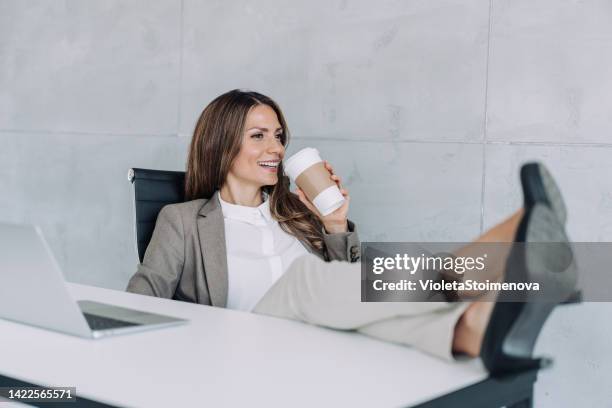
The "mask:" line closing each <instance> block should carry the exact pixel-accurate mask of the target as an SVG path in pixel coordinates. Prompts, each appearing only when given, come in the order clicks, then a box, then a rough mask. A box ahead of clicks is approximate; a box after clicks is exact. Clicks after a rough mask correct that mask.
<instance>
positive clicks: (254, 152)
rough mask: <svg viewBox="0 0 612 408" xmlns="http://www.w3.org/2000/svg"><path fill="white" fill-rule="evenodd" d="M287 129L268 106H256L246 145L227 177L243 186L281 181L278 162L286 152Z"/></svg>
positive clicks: (248, 120)
mask: <svg viewBox="0 0 612 408" xmlns="http://www.w3.org/2000/svg"><path fill="white" fill-rule="evenodd" d="M283 140H284V136H283V128H282V126H281V124H280V123H279V121H278V117H277V116H276V112H274V109H272V108H271V107H270V106H268V105H256V106H254V107H253V108H252V109H251V110H250V111H249V113H248V115H247V118H246V121H245V126H244V133H243V136H242V145H241V146H240V151H239V153H238V155H237V156H236V158H235V159H234V162H233V163H232V165H231V168H230V170H229V173H228V175H227V180H228V181H230V180H231V182H232V183H238V184H239V185H240V186H241V187H242V188H253V187H255V188H261V187H263V186H270V185H274V184H276V183H277V182H278V165H279V164H280V162H281V160H282V159H283V157H284V155H285V147H284V146H283V142H282V141H283Z"/></svg>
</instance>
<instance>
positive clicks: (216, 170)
mask: <svg viewBox="0 0 612 408" xmlns="http://www.w3.org/2000/svg"><path fill="white" fill-rule="evenodd" d="M257 105H267V106H269V107H270V108H272V109H273V110H274V112H276V116H277V117H278V121H279V123H280V125H281V127H282V130H283V133H282V136H281V142H282V144H283V146H285V147H287V145H288V143H289V129H288V128H287V122H286V121H285V117H284V116H283V113H282V111H281V109H280V107H279V106H278V104H277V103H276V102H274V101H273V100H272V99H271V98H269V97H267V96H265V95H262V94H260V93H257V92H250V91H242V90H239V89H234V90H233V91H230V92H227V93H225V94H223V95H221V96H218V97H217V98H216V99H215V100H213V101H212V102H211V103H210V104H209V105H208V106H207V107H206V108H205V109H204V111H203V112H202V114H201V115H200V118H199V119H198V122H197V124H196V127H195V131H194V132H193V138H192V140H191V146H190V148H189V158H188V160H187V174H186V175H185V199H186V200H195V199H198V198H207V199H209V198H211V197H212V196H213V194H214V193H215V191H217V190H219V189H221V187H222V186H223V184H224V183H225V180H226V178H227V174H228V172H229V170H230V168H231V166H232V163H233V162H234V159H235V158H236V156H237V155H238V152H239V151H240V147H241V145H242V138H243V133H244V126H245V122H246V118H247V115H248V113H249V111H250V110H251V109H252V108H253V107H254V106H257ZM262 190H263V191H265V192H266V193H268V196H269V200H270V213H271V214H272V217H273V218H274V219H276V220H277V221H278V223H279V225H280V226H281V228H282V229H283V230H284V231H285V232H287V233H289V234H292V235H294V236H295V237H296V238H298V239H300V240H302V241H306V242H307V243H308V244H309V245H310V246H311V247H312V248H313V249H317V250H322V249H323V247H324V243H323V232H322V227H323V226H322V224H321V221H320V220H319V219H318V218H317V217H316V216H315V215H314V214H313V213H312V212H311V211H310V210H309V209H308V208H307V207H306V206H305V205H304V204H302V202H301V201H300V200H299V198H298V197H297V196H296V195H295V194H293V193H291V192H290V191H289V178H288V177H287V176H286V175H285V172H284V170H283V164H282V162H281V163H280V165H279V166H278V182H277V183H276V184H275V185H273V186H264V187H262Z"/></svg>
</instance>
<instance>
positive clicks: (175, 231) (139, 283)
mask: <svg viewBox="0 0 612 408" xmlns="http://www.w3.org/2000/svg"><path fill="white" fill-rule="evenodd" d="M184 264H185V237H184V228H183V221H182V218H181V215H180V213H179V211H178V209H177V208H175V207H173V206H172V205H168V206H165V207H164V208H162V210H161V211H160V213H159V215H158V217H157V221H156V223H155V229H154V230H153V236H152V237H151V241H150V242H149V245H148V246H147V251H146V252H145V256H144V259H143V261H142V264H139V265H138V269H137V271H136V273H135V274H134V276H132V278H131V279H130V281H129V283H128V286H127V289H126V290H127V291H128V292H132V293H138V294H141V295H149V296H157V297H163V298H172V297H173V296H174V292H175V291H176V288H177V285H178V282H179V280H180V278H181V274H182V273H183V266H184Z"/></svg>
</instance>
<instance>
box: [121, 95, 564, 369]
mask: <svg viewBox="0 0 612 408" xmlns="http://www.w3.org/2000/svg"><path fill="white" fill-rule="evenodd" d="M287 141H288V130H287V125H286V123H285V120H284V118H283V115H282V112H281V110H280V109H279V107H278V105H277V104H276V103H275V102H274V101H272V100H271V99H270V98H268V97H266V96H264V95H261V94H258V93H255V92H244V91H239V90H234V91H231V92H228V93H226V94H224V95H221V96H219V97H218V98H217V99H215V100H214V101H213V102H212V103H211V104H210V105H208V106H207V107H206V109H204V112H203V113H202V115H201V116H200V119H199V120H198V123H197V125H196V129H195V132H194V136H193V139H192V142H191V148H190V152H189V160H188V165H187V174H186V186H185V190H186V197H187V199H188V200H189V201H187V202H185V203H181V204H174V205H169V206H166V207H164V209H163V210H162V211H161V212H160V215H159V217H158V220H157V223H156V227H155V231H154V233H153V237H152V239H151V242H150V244H149V246H148V248H147V251H146V254H145V257H144V260H143V263H142V264H141V265H139V267H138V271H137V272H136V274H135V275H134V276H133V277H132V279H131V280H130V282H129V284H128V291H131V292H135V293H142V294H147V295H153V296H159V297H166V298H174V299H178V300H185V301H190V302H195V303H201V304H207V305H213V306H219V307H229V308H233V309H239V310H246V311H253V312H255V313H261V314H267V315H272V316H277V317H283V318H289V319H295V320H301V321H304V322H308V323H312V324H318V325H322V326H326V327H331V328H336V329H343V330H357V331H359V332H361V333H364V334H367V335H370V336H373V337H377V338H380V339H383V340H386V341H393V342H399V343H402V344H406V345H411V346H414V347H417V348H419V349H420V350H423V351H426V352H429V353H432V354H434V355H437V356H439V357H442V358H447V359H452V358H453V355H454V353H465V354H468V355H470V356H479V355H480V356H481V357H482V358H483V361H484V362H485V365H486V366H487V367H488V368H489V370H490V371H492V372H504V371H510V370H514V369H520V368H525V367H534V366H537V365H538V364H539V361H538V360H532V359H531V358H530V356H531V351H532V348H533V344H534V342H535V338H536V337H537V335H538V333H539V331H540V329H541V327H542V325H543V323H544V321H545V320H546V317H547V316H548V314H549V313H550V311H551V310H552V307H551V306H550V305H548V306H541V304H540V306H538V305H536V306H531V305H529V306H525V304H521V303H503V302H499V303H491V302H473V303H454V304H453V303H446V302H435V303H434V302H413V303H362V302H361V301H360V266H359V265H358V264H352V263H354V262H356V261H357V260H358V259H359V241H358V238H357V234H356V232H355V227H354V224H353V223H351V222H350V221H348V220H347V212H348V206H349V201H350V198H349V195H348V192H347V191H346V190H345V189H342V188H341V191H342V193H343V195H344V196H345V198H346V202H345V204H344V205H343V206H342V207H340V208H339V209H337V210H336V211H334V212H333V213H332V214H330V215H328V216H326V217H323V216H322V215H321V214H320V213H318V211H317V210H316V208H315V207H314V206H313V205H312V203H310V201H309V200H308V199H307V198H306V197H305V196H304V194H303V192H302V191H300V190H299V189H297V190H296V194H295V195H294V194H293V193H291V192H290V191H289V183H288V181H287V178H286V177H285V176H284V173H283V167H282V159H283V157H284V153H285V146H286V144H287ZM326 165H327V168H328V170H329V171H330V177H331V178H332V179H333V180H334V181H336V183H338V185H339V186H340V178H339V177H338V176H337V175H335V174H333V169H332V168H331V166H329V164H326ZM522 181H523V189H524V195H525V205H524V208H523V209H521V210H519V211H518V212H517V213H515V214H514V215H513V216H512V217H510V218H509V219H508V220H506V221H505V222H503V223H501V224H500V225H498V226H496V227H494V228H493V229H491V230H490V231H488V232H487V233H485V234H484V235H483V236H481V237H480V238H479V239H478V240H477V241H476V242H512V241H522V242H529V241H541V240H542V239H545V240H546V239H549V240H550V237H551V236H552V237H555V239H557V240H560V241H564V242H565V241H566V237H565V234H564V224H565V207H564V205H563V201H562V199H561V195H560V193H559V192H558V190H557V188H556V185H555V183H554V181H553V180H552V178H551V177H550V175H549V174H548V173H547V172H546V170H545V169H544V168H543V167H542V166H540V165H537V164H532V165H529V166H526V167H524V168H523V170H522ZM551 231H553V232H554V233H555V234H552V235H551ZM469 251H470V246H467V247H465V248H463V249H460V250H459V252H462V253H469ZM308 253H310V255H309V254H308ZM521 256H522V255H521V254H520V253H514V251H513V252H512V253H511V254H510V255H508V253H506V254H501V255H498V257H499V259H498V260H497V264H499V268H498V269H499V271H498V275H497V276H496V278H497V279H499V280H505V281H513V280H517V279H518V277H520V278H526V279H527V280H532V279H536V277H537V276H536V275H537V274H538V273H540V272H541V271H540V270H529V268H528V267H527V268H526V269H527V271H524V270H520V271H518V270H517V268H516V267H514V266H512V265H516V264H526V262H522V261H523V260H522V259H517V258H520V257H521ZM506 258H508V261H507V259H506ZM549 258H550V257H546V256H544V257H543V259H549ZM325 261H350V263H349V262H325ZM506 261H507V262H506ZM510 261H513V262H510ZM555 272H557V273H554V274H548V275H546V276H544V277H538V279H539V280H540V281H546V282H548V281H547V279H548V280H549V281H551V282H552V283H555V284H558V283H562V284H564V285H565V286H563V285H561V286H563V287H566V288H567V289H566V291H567V293H565V294H564V296H566V297H569V296H570V295H571V294H572V292H573V290H574V288H573V284H574V283H575V270H574V269H573V268H567V270H564V271H555ZM568 282H569V283H568ZM513 329H514V330H513ZM511 346H512V349H513V350H514V354H513V355H510V354H507V350H508V349H510V347H511Z"/></svg>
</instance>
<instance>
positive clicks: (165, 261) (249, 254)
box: [128, 90, 359, 311]
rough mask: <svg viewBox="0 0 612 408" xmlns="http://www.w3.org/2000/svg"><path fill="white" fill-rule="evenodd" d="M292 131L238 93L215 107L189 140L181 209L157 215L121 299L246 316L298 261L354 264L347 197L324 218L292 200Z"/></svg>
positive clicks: (355, 245) (254, 98)
mask: <svg viewBox="0 0 612 408" xmlns="http://www.w3.org/2000/svg"><path fill="white" fill-rule="evenodd" d="M288 140H289V131H288V128H287V124H286V122H285V119H284V117H283V114H282V112H281V110H280V108H279V107H278V105H277V104H276V103H275V102H274V101H273V100H272V99H270V98H268V97H267V96H264V95H261V94H258V93H255V92H244V91H239V90H234V91H230V92H228V93H226V94H223V95H221V96H219V97H218V98H216V99H215V100H214V101H212V102H211V103H210V104H209V105H208V106H207V107H206V108H205V109H204V111H203V112H202V114H201V116H200V118H199V120H198V122H197V124H196V128H195V131H194V135H193V139H192V141H191V147H190V150H189V159H188V163H187V172H186V179H185V196H186V199H187V200H188V201H187V202H186V203H183V204H176V205H170V206H167V207H165V208H164V209H162V211H161V212H160V214H159V217H158V220H157V223H156V227H155V231H154V233H153V236H152V238H151V242H150V243H149V246H148V247H147V251H146V254H145V257H144V259H143V263H142V264H141V265H139V266H138V271H137V272H136V274H135V275H134V276H133V277H132V279H131V280H130V283H129V285H128V291H131V292H135V293H142V294H148V295H153V296H158V297H165V298H173V299H178V300H184V301H189V302H194V303H201V304H206V305H213V306H220V307H229V308H232V309H239V310H246V311H251V310H252V308H253V307H254V306H255V304H256V303H257V301H259V299H261V297H262V296H263V294H264V293H265V292H266V291H267V290H268V289H269V288H270V287H271V286H272V284H273V283H274V282H275V281H276V280H277V279H278V278H279V277H280V276H281V275H282V274H283V272H284V271H285V270H286V269H287V267H288V266H289V265H290V264H291V263H292V262H293V260H295V259H296V258H298V257H300V256H302V255H305V254H307V253H309V252H311V253H313V254H315V255H317V256H318V257H320V258H321V259H323V260H326V261H330V260H339V261H351V262H355V261H357V260H358V249H359V239H358V237H357V233H356V232H355V226H354V224H353V223H352V222H350V221H348V220H347V213H348V208H349V201H350V197H349V195H348V192H347V191H346V190H345V189H343V188H342V187H341V186H340V178H339V177H338V176H337V175H335V174H333V169H332V167H331V166H330V165H329V164H327V163H326V166H327V169H328V170H329V171H330V173H331V176H330V177H331V178H332V179H333V180H334V181H335V182H336V183H338V186H339V187H340V188H341V192H342V194H343V195H344V197H345V198H346V201H345V203H344V205H343V206H342V207H340V208H338V209H337V210H336V211H334V212H332V213H331V214H329V215H327V216H322V215H321V214H320V213H319V212H318V211H317V210H316V208H315V207H314V206H313V205H312V204H311V203H310V201H308V199H307V198H306V197H305V195H304V193H303V192H302V191H300V190H299V189H297V191H296V193H297V195H296V194H293V193H291V192H290V191H289V180H288V179H287V177H286V176H284V173H283V164H282V159H283V157H284V155H285V146H286V145H287V143H288Z"/></svg>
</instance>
